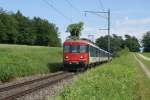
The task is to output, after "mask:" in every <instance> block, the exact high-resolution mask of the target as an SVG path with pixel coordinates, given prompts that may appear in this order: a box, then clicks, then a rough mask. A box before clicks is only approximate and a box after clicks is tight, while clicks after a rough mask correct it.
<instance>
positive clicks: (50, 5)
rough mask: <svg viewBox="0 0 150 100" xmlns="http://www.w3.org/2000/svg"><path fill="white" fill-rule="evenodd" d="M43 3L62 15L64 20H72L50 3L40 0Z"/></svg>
mask: <svg viewBox="0 0 150 100" xmlns="http://www.w3.org/2000/svg"><path fill="white" fill-rule="evenodd" d="M42 1H43V2H44V3H46V4H47V5H48V6H49V7H51V8H52V9H53V10H55V11H56V12H57V13H58V14H60V15H61V16H63V17H64V18H65V19H66V20H68V21H70V22H72V19H70V18H68V17H67V16H66V15H64V14H63V13H62V12H61V11H59V10H58V9H57V8H55V7H54V6H53V5H52V4H50V3H49V2H48V1H47V0H42Z"/></svg>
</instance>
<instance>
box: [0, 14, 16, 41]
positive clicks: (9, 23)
mask: <svg viewBox="0 0 150 100" xmlns="http://www.w3.org/2000/svg"><path fill="white" fill-rule="evenodd" d="M16 27H17V24H16V20H15V19H14V18H13V17H11V15H8V14H5V13H2V14H0V28H1V30H0V41H1V42H2V43H16V42H17V29H16Z"/></svg>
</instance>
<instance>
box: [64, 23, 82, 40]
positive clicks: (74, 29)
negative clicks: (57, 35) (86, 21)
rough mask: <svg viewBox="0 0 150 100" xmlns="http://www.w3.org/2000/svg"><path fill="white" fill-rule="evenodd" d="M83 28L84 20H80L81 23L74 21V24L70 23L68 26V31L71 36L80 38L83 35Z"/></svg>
mask: <svg viewBox="0 0 150 100" xmlns="http://www.w3.org/2000/svg"><path fill="white" fill-rule="evenodd" d="M82 30H83V22H79V23H74V24H70V25H69V26H68V27H67V30H66V32H69V33H70V36H69V37H70V38H72V37H73V38H77V39H79V38H80V35H81V31H82Z"/></svg>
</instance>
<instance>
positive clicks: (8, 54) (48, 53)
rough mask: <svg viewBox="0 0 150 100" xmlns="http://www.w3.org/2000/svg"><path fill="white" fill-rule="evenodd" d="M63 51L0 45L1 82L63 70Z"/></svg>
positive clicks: (59, 49)
mask: <svg viewBox="0 0 150 100" xmlns="http://www.w3.org/2000/svg"><path fill="white" fill-rule="evenodd" d="M61 62H62V49H61V48H54V47H42V46H25V45H4V44H0V81H2V82H5V81H10V80H12V79H14V78H16V77H24V76H28V75H34V74H43V73H49V72H54V71H57V70H60V69H61Z"/></svg>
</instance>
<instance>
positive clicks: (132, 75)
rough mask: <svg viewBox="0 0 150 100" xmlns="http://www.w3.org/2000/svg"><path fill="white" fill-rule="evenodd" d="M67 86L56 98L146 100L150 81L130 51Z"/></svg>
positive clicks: (149, 94) (148, 94)
mask: <svg viewBox="0 0 150 100" xmlns="http://www.w3.org/2000/svg"><path fill="white" fill-rule="evenodd" d="M77 78H78V80H75V82H74V83H73V84H71V85H69V86H66V87H65V88H64V89H63V92H61V93H60V94H59V95H58V96H56V99H57V100H149V98H150V84H149V83H150V80H148V78H147V77H146V76H145V74H144V73H143V71H142V70H141V68H140V67H139V64H138V62H137V61H136V60H135V59H134V56H133V53H124V55H122V56H120V57H118V58H115V59H113V61H112V62H109V63H107V64H104V65H100V66H99V67H97V68H94V69H91V70H89V71H87V72H86V73H84V74H81V75H80V76H78V77H77Z"/></svg>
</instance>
